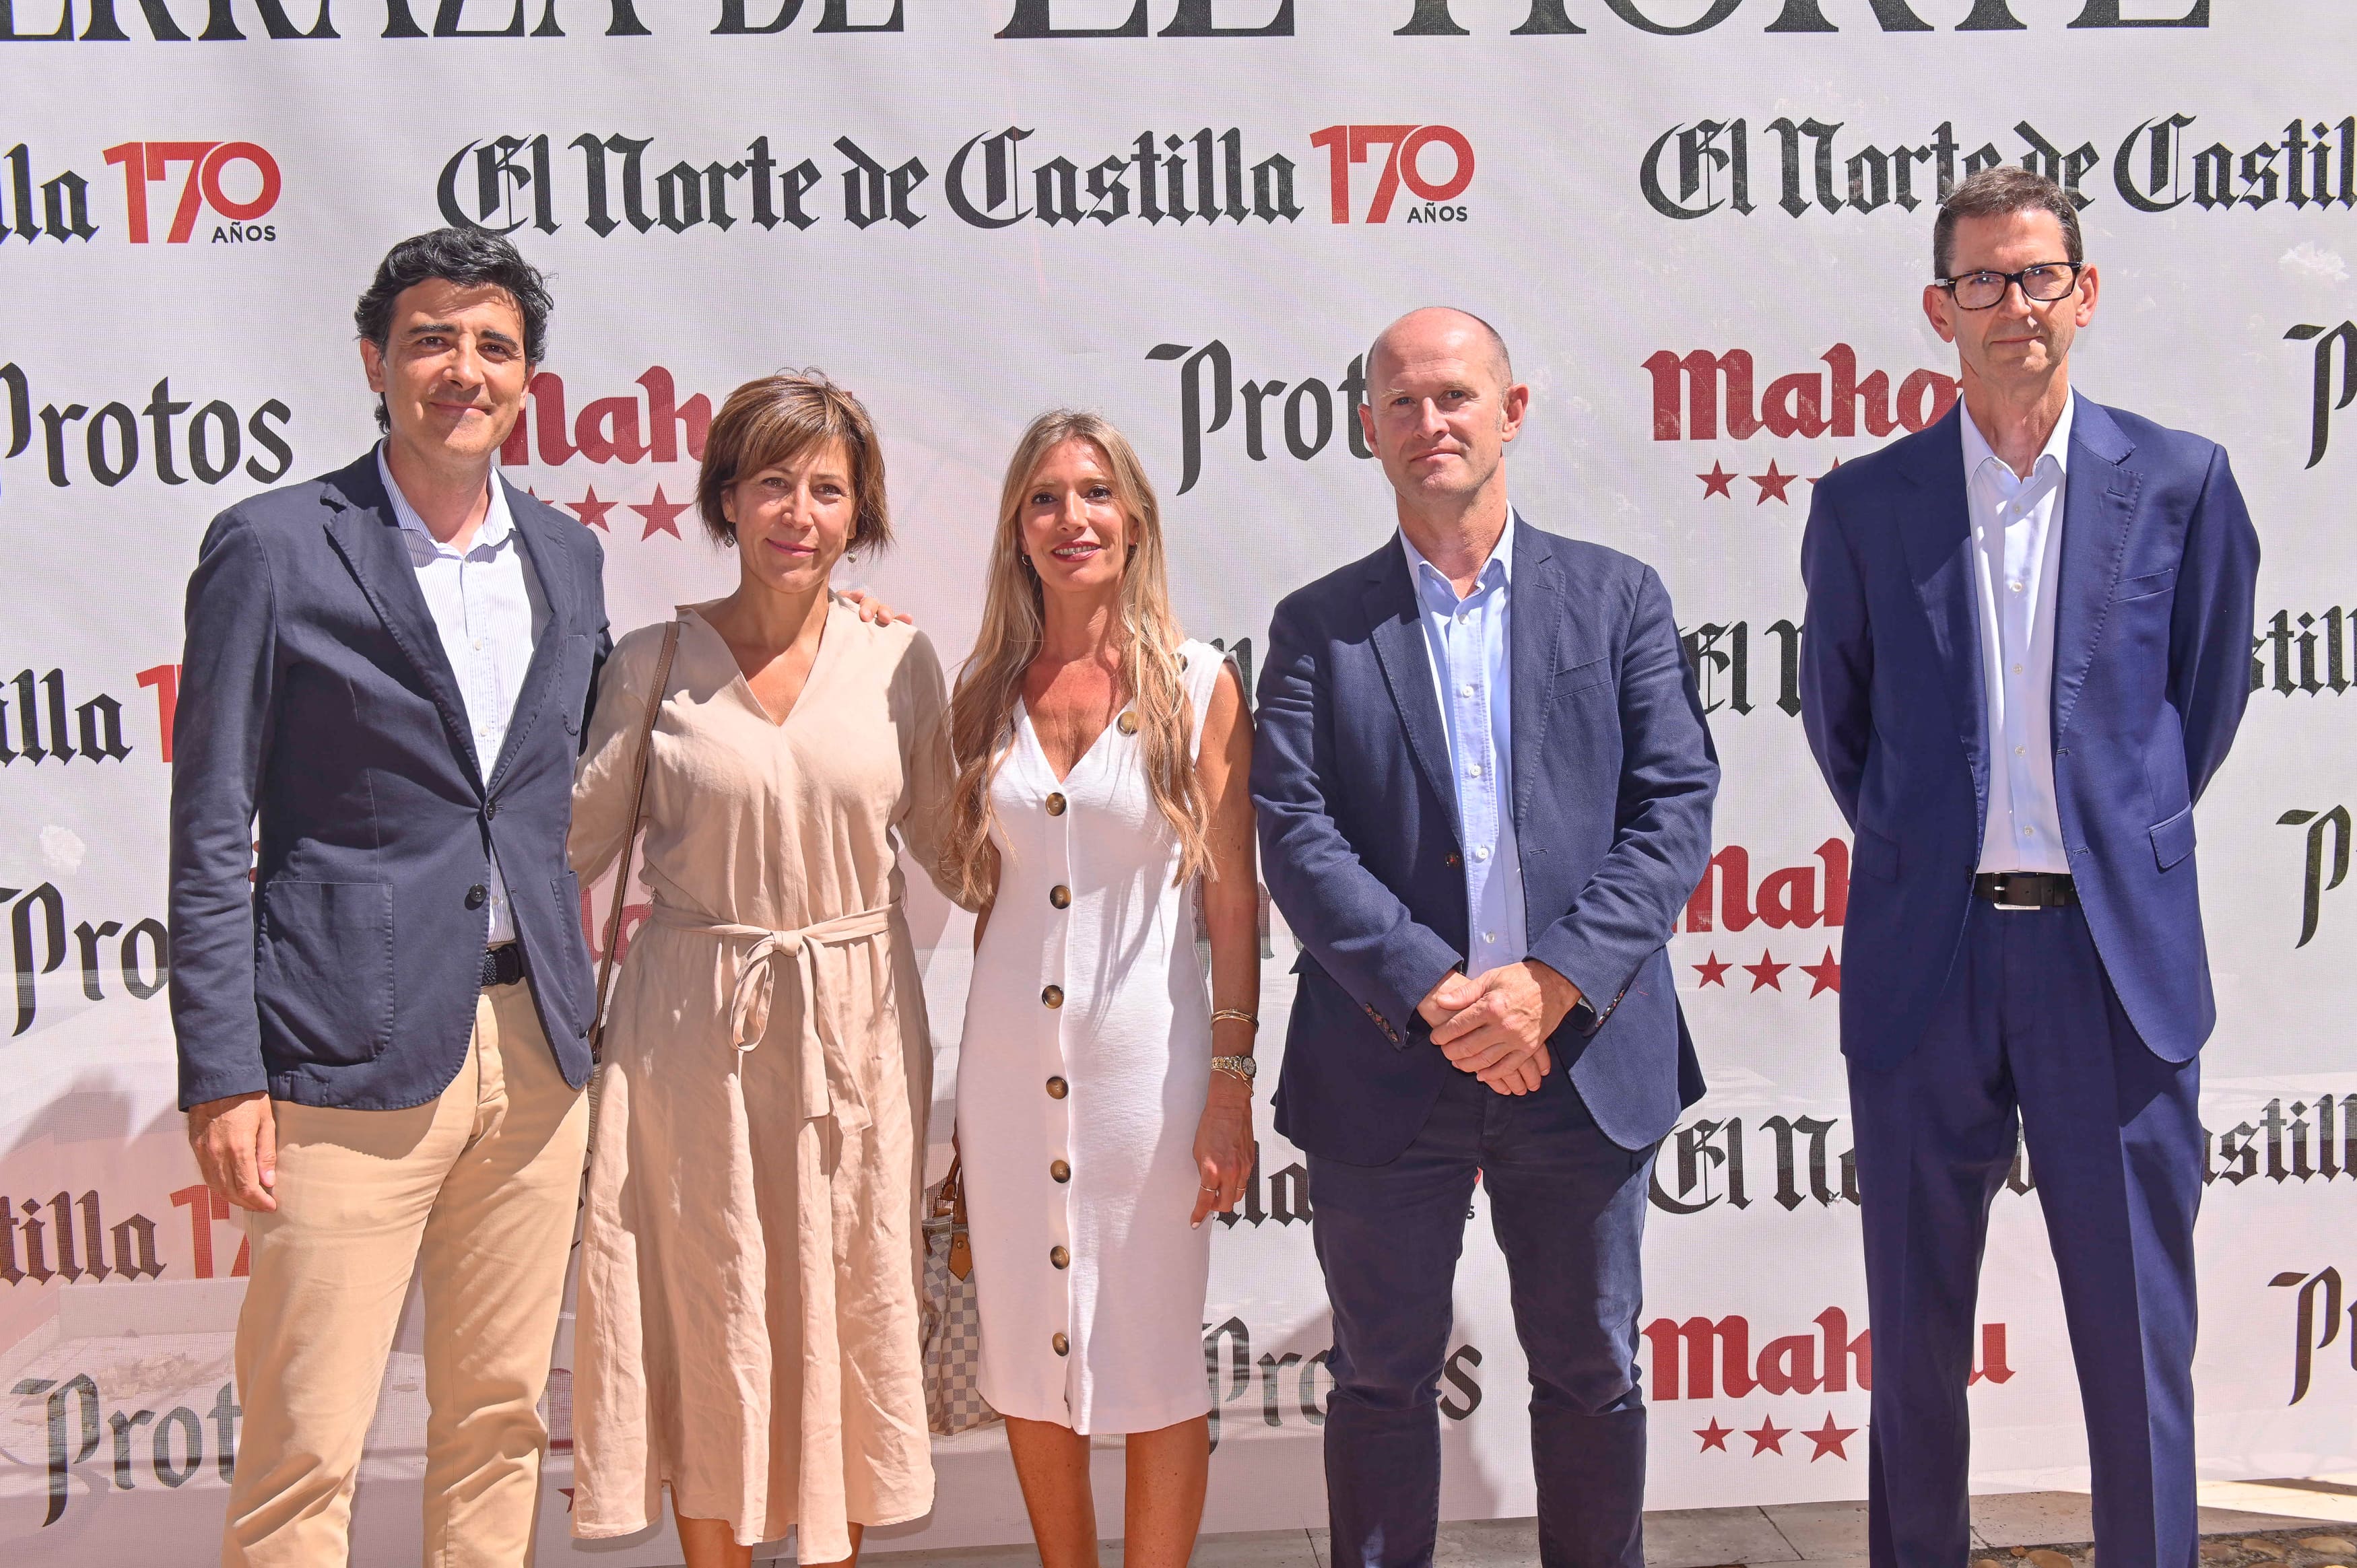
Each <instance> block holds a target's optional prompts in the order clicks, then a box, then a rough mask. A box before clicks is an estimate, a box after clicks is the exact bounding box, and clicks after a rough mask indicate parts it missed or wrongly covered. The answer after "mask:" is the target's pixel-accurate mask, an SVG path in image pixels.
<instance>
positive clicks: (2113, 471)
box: [2052, 398, 2144, 739]
mask: <svg viewBox="0 0 2357 1568" xmlns="http://www.w3.org/2000/svg"><path fill="white" fill-rule="evenodd" d="M2135 450H2136V447H2135V446H2134V445H2133V444H2132V443H2131V442H2130V441H2129V440H2128V438H2127V434H2126V432H2125V431H2123V430H2122V429H2121V428H2120V427H2119V424H2117V422H2115V420H2114V419H2113V418H2112V416H2111V415H2110V413H2107V412H2106V411H2105V410H2104V408H2103V407H2102V405H2100V404H2098V403H2090V402H2088V401H2087V400H2086V399H2085V398H2081V399H2079V405H2078V408H2077V409H2076V410H2075V411H2074V412H2073V413H2072V416H2071V467H2070V472H2069V474H2068V475H2066V476H2065V477H2064V478H2063V481H2062V555H2061V567H2062V580H2061V582H2059V583H2057V584H2056V585H2054V692H2053V697H2052V701H2053V704H2054V735H2055V736H2056V738H2057V739H2060V738H2061V736H2062V735H2063V734H2064V732H2065V731H2067V730H2068V729H2069V728H2070V725H2071V715H2072V713H2073V711H2075V709H2076V708H2077V706H2078V702H2079V693H2080V691H2081V689H2082V688H2083V687H2084V686H2085V685H2086V683H2087V670H2088V667H2089V666H2090V665H2091V664H2093V662H2094V658H2095V645H2096V643H2098V642H2100V641H2101V640H2102V639H2103V635H2104V617H2105V615H2106V614H2107V612H2109V610H2110V609H2111V606H2112V593H2113V590H2114V589H2115V587H2116V586H2117V585H2118V581H2119V575H2120V563H2121V562H2122V561H2123V560H2125V559H2126V555H2127V547H2128V526H2129V524H2130V522H2132V521H2134V519H2135V517H2136V492H2137V490H2138V489H2140V488H2141V485H2142V481H2143V478H2144V476H2143V475H2141V474H2139V473H2137V472H2136V470H2135V469H2132V468H2127V467H2122V466H2121V465H2122V464H2124V463H2125V462H2126V460H2127V457H2128V455H2129V454H2130V453H2132V452H2134V451H2135Z"/></svg>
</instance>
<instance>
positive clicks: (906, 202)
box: [164, 124, 1474, 240]
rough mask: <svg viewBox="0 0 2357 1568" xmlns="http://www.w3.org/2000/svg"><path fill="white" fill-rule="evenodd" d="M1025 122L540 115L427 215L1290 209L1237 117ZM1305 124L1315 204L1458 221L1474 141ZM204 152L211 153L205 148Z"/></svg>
mask: <svg viewBox="0 0 2357 1568" xmlns="http://www.w3.org/2000/svg"><path fill="white" fill-rule="evenodd" d="M1038 138H1039V133H1038V132H1036V131H1034V130H1032V129H1031V128H1029V127H1028V126H1022V125H1009V126H1006V127H1005V128H1004V129H1000V130H995V131H985V132H983V133H981V134H977V135H974V136H969V137H968V138H966V140H965V141H964V142H963V143H962V144H960V145H958V146H957V148H956V149H955V150H954V151H952V152H951V153H949V154H948V155H947V156H946V157H945V158H943V157H939V156H938V155H936V162H934V163H928V162H927V161H926V160H925V158H924V157H921V156H902V152H901V150H900V149H893V150H889V151H885V152H878V151H876V150H874V149H873V148H872V147H869V146H863V145H860V144H859V143H858V142H856V141H855V140H853V139H852V138H851V137H850V136H847V135H845V136H837V137H836V138H834V141H833V142H832V143H831V144H829V147H828V151H829V152H831V153H832V154H833V156H832V157H828V158H827V162H826V164H825V165H822V163H821V162H820V157H821V156H824V155H823V154H822V155H817V156H796V154H795V153H794V152H793V151H792V150H787V149H780V148H779V147H776V146H773V145H772V144H771V142H770V137H769V136H768V135H766V134H764V135H758V136H755V137H753V138H752V139H751V140H750V141H748V142H747V143H745V144H743V145H742V148H741V150H742V152H743V153H744V155H745V156H742V157H738V156H735V154H736V152H737V150H739V149H737V148H731V149H729V154H728V156H725V157H721V158H718V159H712V158H710V157H709V156H708V155H707V154H702V153H699V154H696V155H694V156H685V157H683V156H678V155H677V154H675V153H674V152H673V150H672V149H671V147H669V146H665V147H663V148H662V149H660V150H658V148H657V146H656V144H655V141H654V138H652V137H651V136H630V135H624V134H620V133H619V132H617V133H614V134H607V135H600V134H597V133H596V132H584V133H583V134H580V135H577V136H575V137H574V138H573V139H572V140H570V141H568V142H562V143H560V142H557V141H556V140H554V137H552V135H551V134H549V133H547V132H540V133H537V134H532V135H521V136H517V135H510V136H495V137H492V138H490V139H488V140H484V141H475V142H468V144H467V145H464V146H462V147H460V148H459V149H458V150H457V152H455V153H453V154H451V155H450V157H449V159H448V160H447V162H445V163H444V164H443V166H442V173H441V177H440V179H439V180H438V181H437V182H436V188H435V194H436V201H437V202H438V204H439V206H440V208H441V211H442V216H443V219H444V220H446V221H447V222H450V223H453V224H457V225H460V226H462V227H466V228H471V229H479V230H483V231H487V232H490V233H495V234H511V233H513V232H515V231H517V230H519V229H523V228H526V227H530V228H532V229H534V230H536V231H539V232H541V233H544V234H553V233H554V232H555V231H557V230H558V229H560V228H562V227H563V226H564V224H565V220H567V219H568V218H572V217H577V218H578V219H579V220H580V221H581V222H583V223H585V224H587V226H588V228H589V231H591V232H592V233H594V234H596V235H597V237H598V238H599V239H601V240H602V239H606V238H608V237H609V236H611V235H613V234H614V233H616V232H617V231H619V230H621V229H623V228H625V227H628V228H629V229H630V231H633V232H635V233H640V234H651V233H653V232H654V231H657V230H661V231H664V232H667V233H672V234H683V233H685V232H687V231H689V230H691V229H698V228H712V229H718V230H721V231H729V230H732V229H734V228H736V227H737V224H739V223H740V222H742V223H749V224H750V225H751V226H752V228H754V229H758V230H760V231H763V232H765V233H766V232H770V231H775V230H777V229H778V228H779V226H780V225H781V224H782V225H784V226H785V227H786V228H788V229H790V230H792V231H802V230H804V229H808V228H810V227H811V226H812V225H813V224H815V223H819V222H821V221H823V220H828V219H830V218H834V217H838V216H839V218H840V220H842V221H844V222H845V223H848V224H850V225H851V226H852V227H853V228H855V229H860V230H867V229H876V228H877V227H878V226H879V225H882V226H883V227H881V228H880V229H879V232H882V233H887V234H888V233H890V232H892V231H894V230H895V229H899V230H910V229H914V228H916V227H917V226H918V225H919V224H920V223H923V222H924V221H925V220H927V219H929V218H931V217H934V216H936V215H937V214H938V213H939V212H940V209H941V208H946V209H947V216H949V217H951V218H953V219H955V220H957V221H958V222H960V223H963V224H964V225H966V226H967V227H968V228H972V229H982V230H1000V229H1012V228H1014V227H1016V226H1017V225H1018V224H1028V223H1038V224H1041V225H1044V226H1046V227H1048V228H1050V229H1054V228H1059V227H1068V228H1073V229H1079V228H1082V226H1084V225H1089V226H1109V225H1112V224H1114V223H1122V222H1127V221H1130V220H1138V221H1142V222H1144V223H1146V225H1147V226H1149V227H1153V228H1159V227H1160V226H1161V225H1162V224H1164V223H1170V224H1173V225H1177V226H1180V227H1183V226H1185V225H1186V224H1189V223H1207V224H1217V223H1223V222H1224V223H1233V224H1237V225H1239V226H1242V225H1246V224H1254V223H1271V224H1274V223H1292V222H1296V221H1297V220H1299V219H1300V218H1301V216H1302V213H1303V211H1304V210H1305V209H1304V208H1303V207H1302V205H1301V202H1300V200H1299V199H1298V198H1297V196H1296V194H1295V186H1296V180H1297V175H1298V174H1299V172H1300V171H1299V166H1298V165H1297V163H1296V162H1295V160H1294V159H1293V158H1292V157H1289V156H1286V155H1285V154H1283V153H1277V152H1269V151H1267V150H1266V149H1265V148H1264V147H1255V146H1251V145H1247V142H1246V139H1245V133H1244V132H1243V130H1242V129H1240V128H1238V127H1236V126H1229V127H1227V128H1226V129H1224V130H1222V129H1220V128H1218V127H1215V126H1210V125H1205V126H1201V127H1199V128H1197V129H1195V130H1193V131H1185V130H1180V131H1173V132H1165V131H1160V130H1155V129H1146V130H1141V131H1139V132H1138V133H1137V134H1135V136H1133V137H1130V138H1128V139H1126V140H1125V141H1123V142H1120V143H1117V144H1114V145H1105V144H1099V145H1094V146H1089V147H1082V148H1077V149H1076V148H1071V147H1059V146H1058V145H1055V144H1054V143H1053V142H1047V143H1042V142H1040V141H1039V140H1038ZM1308 140H1309V145H1310V147H1311V148H1313V149H1316V150H1321V151H1323V152H1325V153H1326V155H1327V161H1328V169H1329V175H1328V192H1327V194H1328V204H1327V206H1328V212H1329V215H1330V217H1331V219H1332V220H1333V221H1334V222H1336V223H1352V222H1360V223H1386V222H1393V221H1404V222H1407V223H1459V222H1463V221H1465V220H1466V219H1467V217H1468V216H1469V209H1468V208H1467V207H1466V205H1465V204H1464V203H1463V202H1461V201H1459V200H1458V198H1459V197H1461V196H1463V195H1464V194H1465V192H1466V190H1467V188H1469V187H1470V186H1471V185H1472V183H1473V166H1474V155H1473V144H1472V143H1471V142H1470V141H1469V140H1468V139H1467V138H1466V136H1465V134H1464V133H1462V132H1460V131H1458V130H1456V129H1455V128H1453V127H1451V126H1448V125H1417V124H1382V125H1329V126H1326V127H1325V128H1324V129H1322V130H1319V131H1315V132H1312V133H1311V134H1310V135H1309V139H1308ZM1027 143H1028V144H1031V145H1028V146H1027V145H1025V144H1027ZM164 145H178V144H164ZM188 145H196V144H188ZM245 145H247V144H242V143H237V144H231V147H232V148H237V147H243V146H245ZM1379 149H1380V150H1381V154H1382V156H1381V157H1380V159H1378V158H1377V157H1376V154H1377V152H1378V150H1379ZM254 150H255V151H259V149H254ZM205 156H206V157H207V158H208V159H210V158H213V157H217V156H226V155H225V154H223V152H222V151H221V149H219V148H216V149H214V150H213V151H212V152H210V153H207V154H206V155H205ZM240 156H242V155H240ZM265 156H266V155H265ZM1083 158H1085V159H1087V160H1088V161H1087V162H1085V163H1083V162H1082V161H1081V160H1082V159H1083ZM837 159H839V160H840V162H837V161H836V160H837ZM699 160H703V161H699ZM1361 165H1372V166H1374V167H1373V168H1372V175H1373V177H1372V182H1361V181H1357V180H1356V179H1355V176H1354V173H1353V171H1354V170H1355V169H1356V168H1358V167H1359V166H1361ZM204 166H205V167H207V168H210V167H211V164H210V162H208V163H207V164H206V165H204ZM937 170H938V173H939V176H940V177H939V180H938V183H936V182H935V174H936V171H937ZM205 189H206V191H207V193H208V199H210V187H206V188H205ZM1403 190H1405V192H1406V193H1407V196H1408V199H1407V200H1406V201H1405V202H1403V201H1402V200H1401V199H1400V197H1401V192H1402V191H1403ZM273 195H274V191H273ZM1362 198H1363V205H1361V199H1362ZM937 202H938V205H937Z"/></svg>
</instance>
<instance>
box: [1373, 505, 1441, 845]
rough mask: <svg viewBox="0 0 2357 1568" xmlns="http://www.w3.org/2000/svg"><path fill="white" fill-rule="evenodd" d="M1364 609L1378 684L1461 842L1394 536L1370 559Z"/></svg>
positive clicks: (1417, 624) (1428, 665) (1435, 702)
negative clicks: (1380, 677)
mask: <svg viewBox="0 0 2357 1568" xmlns="http://www.w3.org/2000/svg"><path fill="white" fill-rule="evenodd" d="M1366 607H1367V620H1368V624H1369V626H1370V628H1371V632H1372V641H1373V643H1374V645H1375V660H1376V661H1377V662H1378V663H1380V664H1381V665H1382V666H1383V682H1384V683H1385V684H1386V685H1388V686H1389V687H1390V688H1391V693H1392V702H1393V703H1394V705H1395V706H1396V707H1397V708H1398V709H1399V715H1400V727H1401V728H1402V729H1403V730H1405V732H1406V734H1407V746H1408V752H1409V754H1410V755H1411V756H1413V757H1415V765H1416V766H1417V767H1418V768H1422V769H1423V770H1424V781H1425V782H1426V783H1427V784H1429V785H1431V786H1432V792H1433V793H1434V794H1436V795H1437V796H1439V797H1440V803H1441V805H1442V806H1443V807H1445V808H1446V809H1447V810H1448V827H1449V831H1450V832H1452V833H1453V834H1455V835H1456V837H1457V840H1458V843H1460V844H1461V843H1463V842H1464V839H1465V831H1464V824H1463V823H1462V822H1460V821H1459V820H1458V814H1457V784H1456V780H1455V779H1451V778H1450V777H1449V773H1448V736H1447V735H1446V734H1444V733H1443V731H1442V729H1441V727H1440V701H1439V699H1438V698H1437V697H1436V696H1435V695H1434V694H1433V691H1432V657H1431V655H1430V654H1429V653H1428V652H1427V651H1426V649H1425V645H1424V626H1423V622H1422V621H1421V620H1420V619H1419V618H1418V616H1417V613H1416V602H1415V584H1414V583H1413V582H1411V581H1410V580H1409V577H1408V570H1407V555H1406V553H1405V552H1404V551H1402V550H1401V549H1400V546H1399V541H1398V540H1397V539H1396V538H1394V540H1393V541H1392V542H1391V543H1390V544H1389V545H1387V546H1386V547H1385V548H1384V549H1383V552H1382V553H1380V554H1379V555H1378V556H1377V557H1376V560H1375V564H1374V569H1373V571H1372V572H1371V573H1370V574H1369V575H1368V577H1367V584H1366Z"/></svg>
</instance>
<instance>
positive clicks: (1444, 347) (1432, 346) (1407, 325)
mask: <svg viewBox="0 0 2357 1568" xmlns="http://www.w3.org/2000/svg"><path fill="white" fill-rule="evenodd" d="M1467 339H1470V340H1471V341H1470V343H1468V342H1467ZM1468 349H1470V350H1471V351H1470V352H1469V351H1468ZM1436 351H1437V352H1440V353H1448V354H1451V355H1452V356H1453V357H1461V358H1464V359H1468V360H1471V359H1476V358H1478V359H1480V360H1484V361H1486V362H1487V364H1488V365H1489V368H1490V369H1491V371H1493V372H1494V373H1495V374H1496V376H1497V378H1498V390H1499V391H1500V392H1503V391H1505V389H1506V388H1508V387H1510V386H1512V385H1513V384H1514V361H1513V358H1512V356H1511V355H1510V354H1508V353H1507V352H1506V340H1505V338H1502V337H1501V336H1499V333H1498V329H1497V328H1494V327H1492V326H1491V325H1490V324H1489V323H1488V322H1486V321H1484V320H1482V319H1481V318H1480V317H1478V316H1476V315H1474V314H1473V313H1472V312H1471V311H1469V310H1458V308H1456V307H1455V306H1448V305H1427V306H1423V307H1421V308H1420V309H1416V310H1411V311H1409V312H1408V313H1407V314H1406V315H1405V316H1403V317H1400V318H1399V319H1398V320H1397V321H1394V322H1393V323H1392V324H1391V325H1390V326H1389V327H1386V328H1383V331H1382V332H1380V333H1378V334H1377V335H1376V337H1375V340H1374V343H1373V344H1372V346H1371V347H1370V348H1369V349H1367V383H1368V385H1370V386H1373V385H1377V384H1379V383H1380V381H1381V380H1382V371H1381V370H1380V369H1378V364H1379V362H1380V361H1388V362H1390V363H1391V364H1394V365H1396V364H1398V363H1399V362H1400V361H1401V360H1404V359H1418V358H1423V357H1425V356H1426V355H1430V354H1433V353H1434V352H1436Z"/></svg>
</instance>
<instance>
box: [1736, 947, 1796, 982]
mask: <svg viewBox="0 0 2357 1568" xmlns="http://www.w3.org/2000/svg"><path fill="white" fill-rule="evenodd" d="M1790 968H1792V965H1791V964H1789V963H1778V962H1777V961H1776V960H1775V958H1774V956H1773V955H1772V954H1770V952H1769V951H1768V950H1766V949H1765V948H1762V949H1761V950H1760V961H1759V962H1758V963H1747V964H1745V965H1744V966H1743V972H1744V973H1746V974H1748V975H1749V976H1750V977H1751V989H1752V990H1754V991H1758V990H1760V988H1761V987H1763V986H1764V987H1766V988H1767V989H1768V990H1770V991H1781V990H1783V989H1784V981H1783V974H1784V972H1785V971H1786V970H1788V969H1790Z"/></svg>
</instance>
